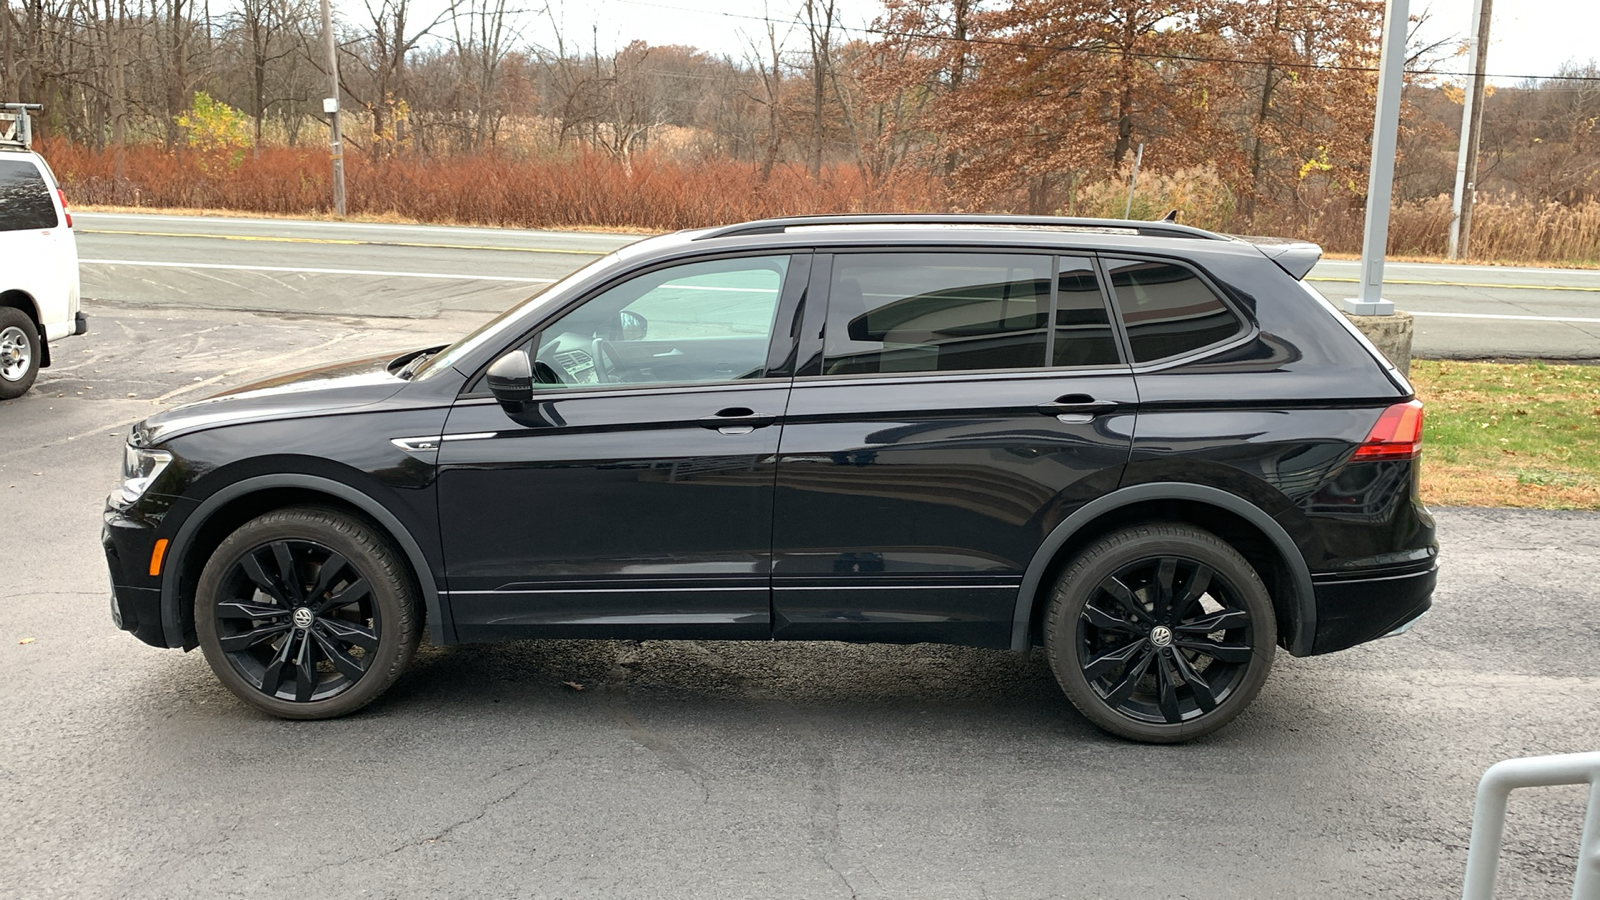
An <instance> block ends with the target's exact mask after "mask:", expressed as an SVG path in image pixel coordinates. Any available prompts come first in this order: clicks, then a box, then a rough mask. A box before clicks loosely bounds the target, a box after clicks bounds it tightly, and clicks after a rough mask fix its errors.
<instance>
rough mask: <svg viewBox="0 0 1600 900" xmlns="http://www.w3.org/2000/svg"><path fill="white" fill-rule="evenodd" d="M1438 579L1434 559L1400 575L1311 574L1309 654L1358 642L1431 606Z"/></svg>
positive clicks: (1383, 632) (1388, 630)
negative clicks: (1313, 629) (1313, 616)
mask: <svg viewBox="0 0 1600 900" xmlns="http://www.w3.org/2000/svg"><path fill="white" fill-rule="evenodd" d="M1438 580H1439V567H1438V566H1437V565H1434V566H1432V567H1430V568H1427V569H1424V570H1422V571H1418V572H1408V573H1404V574H1400V575H1383V576H1374V577H1371V578H1341V579H1336V580H1335V579H1330V580H1326V581H1316V580H1313V583H1312V587H1313V589H1314V590H1315V591H1316V595H1317V634H1316V639H1315V640H1314V641H1313V643H1312V647H1311V652H1312V654H1313V655H1314V654H1318V653H1332V652H1334V651H1336V650H1344V649H1346V648H1349V647H1354V646H1355V645H1357V644H1364V643H1366V642H1367V641H1371V640H1375V639H1377V638H1381V637H1383V636H1385V635H1387V634H1389V633H1391V632H1393V631H1395V630H1396V629H1398V628H1400V627H1401V626H1403V625H1408V624H1410V623H1411V622H1413V621H1415V620H1416V618H1417V617H1418V616H1421V615H1422V614H1423V613H1425V612H1427V611H1428V609H1429V608H1430V607H1431V606H1433V588H1434V584H1435V583H1436V582H1437V581H1438Z"/></svg>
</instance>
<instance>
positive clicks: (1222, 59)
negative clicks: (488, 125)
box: [616, 0, 1600, 84]
mask: <svg viewBox="0 0 1600 900" xmlns="http://www.w3.org/2000/svg"><path fill="white" fill-rule="evenodd" d="M616 2H618V3H626V4H629V5H632V6H648V7H652V8H655V9H665V10H669V11H672V12H690V13H699V14H701V15H707V16H721V17H723V18H727V19H745V20H748V21H753V22H764V23H769V24H773V25H787V24H791V22H792V20H790V19H775V18H772V17H771V16H762V15H756V14H754V13H736V12H728V11H726V10H720V9H716V10H714V9H698V8H694V7H683V6H674V5H671V4H667V3H656V2H651V0H616ZM832 27H833V28H836V29H838V30H839V31H846V32H853V33H855V34H866V35H875V36H878V37H888V38H905V39H914V40H924V41H936V42H939V43H947V44H968V45H975V46H990V47H1007V48H1011V49H1015V50H1033V51H1044V52H1048V53H1083V54H1094V55H1101V56H1130V57H1133V58H1134V59H1146V60H1155V61H1173V62H1202V63H1218V64H1223V65H1239V66H1276V67H1278V68H1281V69H1303V70H1316V71H1330V72H1377V71H1378V68H1377V66H1355V65H1339V64H1336V63H1308V62H1291V61H1286V60H1277V59H1242V58H1239V57H1228V56H1203V55H1199V54H1187V53H1145V52H1138V51H1131V52H1130V51H1122V50H1117V49H1113V48H1107V47H1057V46H1052V45H1050V44H1036V43H1030V42H1027V41H1014V40H1004V39H1001V38H975V37H966V38H958V37H953V36H950V35H939V34H918V33H916V32H911V31H897V30H894V29H889V28H874V27H871V26H867V27H858V26H853V25H845V24H842V23H838V22H836V23H834V24H833V26H832ZM1406 74H1408V75H1447V76H1450V77H1463V76H1464V77H1467V78H1472V77H1475V76H1476V75H1477V73H1476V72H1455V71H1449V70H1445V69H1434V68H1428V69H1407V70H1406ZM1483 77H1485V78H1498V79H1505V80H1519V81H1563V82H1578V83H1590V84H1600V75H1526V74H1523V75H1517V74H1511V73H1499V72H1485V73H1484V74H1483Z"/></svg>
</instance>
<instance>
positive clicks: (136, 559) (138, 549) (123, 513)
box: [100, 499, 168, 647]
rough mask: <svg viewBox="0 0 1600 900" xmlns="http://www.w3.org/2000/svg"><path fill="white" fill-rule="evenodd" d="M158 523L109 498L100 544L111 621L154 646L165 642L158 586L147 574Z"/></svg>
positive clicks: (158, 583) (153, 578) (148, 573)
mask: <svg viewBox="0 0 1600 900" xmlns="http://www.w3.org/2000/svg"><path fill="white" fill-rule="evenodd" d="M157 525H158V523H156V522H152V521H150V520H148V519H144V518H140V517H138V516H135V515H131V514H129V513H128V511H127V510H124V509H121V508H119V507H118V506H117V505H116V504H114V503H112V502H111V501H110V500H109V499H108V500H107V501H106V510H105V515H104V517H103V518H102V524H101V527H100V546H101V547H102V549H104V550H105V554H106V566H107V567H108V568H109V569H110V570H111V621H112V622H113V623H114V624H115V625H116V626H117V627H118V628H120V629H122V630H123V631H128V632H132V633H133V635H134V637H137V638H138V639H139V640H141V641H144V642H145V643H146V644H149V645H151V646H153V647H166V646H168V644H167V640H166V634H165V632H164V631H163V630H162V627H161V587H160V581H159V578H157V577H153V576H151V575H150V572H149V566H150V554H151V551H152V550H153V549H154V547H155V542H156V528H157Z"/></svg>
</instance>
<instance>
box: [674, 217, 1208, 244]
mask: <svg viewBox="0 0 1600 900" xmlns="http://www.w3.org/2000/svg"><path fill="white" fill-rule="evenodd" d="M846 225H880V226H882V225H887V226H894V225H913V226H920V225H947V226H959V225H974V226H985V225H987V226H1000V227H1008V228H1038V229H1045V230H1048V229H1057V230H1061V231H1091V232H1103V233H1110V234H1137V235H1140V236H1143V237H1176V238H1196V239H1200V240H1211V241H1226V240H1230V238H1227V237H1225V236H1223V235H1220V234H1216V233H1214V232H1210V231H1205V230H1203V229H1200V228H1191V227H1189V226H1188V225H1178V224H1176V223H1173V222H1137V221H1133V220H1130V219H1081V218H1068V217H1065V216H1005V215H925V214H912V215H896V214H887V215H884V214H873V215H849V216H789V217H785V218H781V219H762V220H760V221H756V222H745V223H743V224H740V225H727V226H724V227H722V228H716V229H713V230H711V231H708V232H706V233H705V234H702V235H700V236H699V237H697V238H696V240H706V239H709V238H721V237H736V236H740V235H753V234H781V233H783V232H785V231H788V230H790V229H792V228H817V227H835V226H846Z"/></svg>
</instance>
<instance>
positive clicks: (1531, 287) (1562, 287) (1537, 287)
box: [1306, 277, 1600, 294]
mask: <svg viewBox="0 0 1600 900" xmlns="http://www.w3.org/2000/svg"><path fill="white" fill-rule="evenodd" d="M1306 280H1307V281H1342V282H1346V283H1348V284H1357V283H1359V282H1360V281H1361V279H1359V278H1321V277H1319V278H1307V279H1306ZM1383 283H1384V284H1418V285H1425V286H1429V287H1470V288H1506V289H1508V290H1514V291H1581V292H1585V293H1591V294H1600V285H1595V286H1594V287H1582V286H1579V285H1569V284H1483V283H1479V282H1475V281H1412V280H1407V279H1399V278H1385V279H1384V280H1383Z"/></svg>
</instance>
